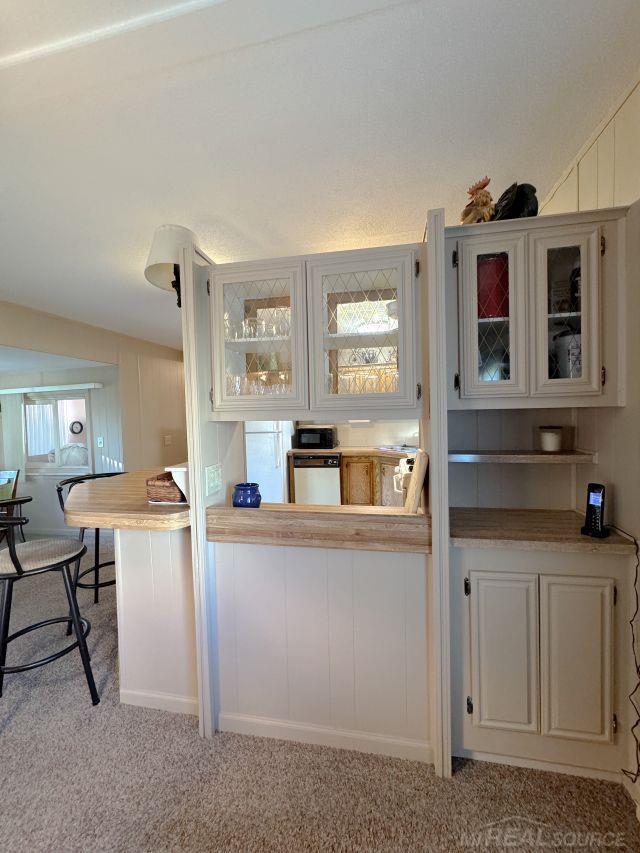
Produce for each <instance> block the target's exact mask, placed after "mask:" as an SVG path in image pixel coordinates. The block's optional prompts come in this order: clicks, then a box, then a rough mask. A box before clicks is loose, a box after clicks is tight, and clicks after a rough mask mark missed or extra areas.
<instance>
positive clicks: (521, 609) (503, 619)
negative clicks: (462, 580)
mask: <svg viewBox="0 0 640 853" xmlns="http://www.w3.org/2000/svg"><path fill="white" fill-rule="evenodd" d="M469 579H470V582H471V597H470V608H471V614H470V616H471V618H470V624H471V685H472V698H473V724H474V725H475V726H482V727H485V728H492V729H505V730H509V731H522V732H537V731H538V730H539V724H538V707H539V691H538V579H537V575H530V574H515V573H514V574H511V573H507V572H500V573H498V572H477V571H471V572H469Z"/></svg>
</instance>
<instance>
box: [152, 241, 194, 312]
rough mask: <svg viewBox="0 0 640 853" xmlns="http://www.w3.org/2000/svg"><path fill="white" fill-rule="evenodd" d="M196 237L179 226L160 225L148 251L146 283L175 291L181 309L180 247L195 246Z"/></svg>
mask: <svg viewBox="0 0 640 853" xmlns="http://www.w3.org/2000/svg"><path fill="white" fill-rule="evenodd" d="M197 242H198V240H197V237H196V235H195V234H194V233H193V231H190V230H189V229H188V228H183V227H182V226H181V225H160V226H159V227H158V228H156V230H155V234H154V235H153V242H152V243H151V249H150V250H149V257H148V258H147V265H146V266H145V268H144V275H145V278H146V279H147V281H149V282H151V284H154V285H155V286H156V287H159V288H160V289H161V290H168V291H171V290H175V292H176V295H177V297H178V308H182V301H181V299H180V254H179V253H180V247H181V246H184V245H185V244H186V243H193V245H194V246H195V245H197Z"/></svg>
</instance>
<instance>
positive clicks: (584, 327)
mask: <svg viewBox="0 0 640 853" xmlns="http://www.w3.org/2000/svg"><path fill="white" fill-rule="evenodd" d="M529 239H530V259H531V261H530V266H531V290H532V292H533V294H534V304H533V306H532V314H533V317H534V320H535V347H536V357H535V359H534V364H533V367H534V376H533V393H534V394H536V395H541V396H542V395H545V394H558V393H564V394H589V393H599V392H600V384H601V383H600V364H599V323H598V318H599V313H600V312H599V291H598V282H599V259H600V255H599V243H600V241H599V230H598V228H594V227H592V226H584V227H582V228H580V227H572V228H556V229H554V230H553V231H551V232H550V233H545V234H544V235H542V234H538V235H536V234H532V235H530V237H529Z"/></svg>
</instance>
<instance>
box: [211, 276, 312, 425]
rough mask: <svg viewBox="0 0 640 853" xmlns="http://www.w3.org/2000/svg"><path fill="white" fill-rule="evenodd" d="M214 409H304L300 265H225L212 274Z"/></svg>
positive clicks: (303, 303) (303, 304) (303, 312)
mask: <svg viewBox="0 0 640 853" xmlns="http://www.w3.org/2000/svg"><path fill="white" fill-rule="evenodd" d="M212 300H213V313H212V318H213V320H212V343H213V361H214V365H213V368H214V378H215V381H214V386H215V408H216V409H218V410H222V411H224V410H225V409H227V410H235V411H256V410H268V411H278V410H281V409H286V410H287V411H295V410H296V409H300V410H303V409H306V408H307V407H308V396H307V382H306V361H305V357H306V352H305V351H306V295H305V288H304V267H303V265H302V263H293V264H285V265H281V264H276V263H274V264H270V263H269V262H260V263H259V264H227V265H225V267H224V270H223V271H217V272H215V273H214V274H213V281H212Z"/></svg>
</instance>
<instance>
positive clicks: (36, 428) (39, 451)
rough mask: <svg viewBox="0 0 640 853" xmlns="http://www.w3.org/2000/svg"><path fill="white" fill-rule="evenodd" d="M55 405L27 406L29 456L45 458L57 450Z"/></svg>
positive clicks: (29, 404)
mask: <svg viewBox="0 0 640 853" xmlns="http://www.w3.org/2000/svg"><path fill="white" fill-rule="evenodd" d="M54 405H55V404H54V403H45V404H44V405H41V404H40V405H34V404H32V403H28V404H27V406H26V412H25V417H26V426H27V454H28V455H29V456H43V455H45V454H48V453H51V451H52V450H54V449H55V438H54V433H53V429H54V416H55V412H54Z"/></svg>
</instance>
